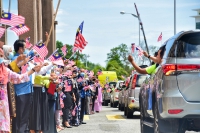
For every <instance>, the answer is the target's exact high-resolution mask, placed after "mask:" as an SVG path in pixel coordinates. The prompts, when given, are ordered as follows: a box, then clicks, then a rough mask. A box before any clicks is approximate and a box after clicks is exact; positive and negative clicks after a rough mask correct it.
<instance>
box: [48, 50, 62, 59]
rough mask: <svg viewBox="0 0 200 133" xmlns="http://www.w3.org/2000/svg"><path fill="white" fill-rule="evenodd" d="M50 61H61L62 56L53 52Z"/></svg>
mask: <svg viewBox="0 0 200 133" xmlns="http://www.w3.org/2000/svg"><path fill="white" fill-rule="evenodd" d="M49 60H50V61H56V60H62V56H61V55H60V54H59V53H58V51H56V52H54V53H53V54H52V55H51V56H50V57H49Z"/></svg>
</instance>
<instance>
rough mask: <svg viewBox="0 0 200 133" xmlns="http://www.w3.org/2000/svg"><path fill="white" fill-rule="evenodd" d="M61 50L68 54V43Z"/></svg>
mask: <svg viewBox="0 0 200 133" xmlns="http://www.w3.org/2000/svg"><path fill="white" fill-rule="evenodd" d="M61 50H62V52H63V54H64V55H66V54H67V46H66V45H64V46H63V47H62V48H61Z"/></svg>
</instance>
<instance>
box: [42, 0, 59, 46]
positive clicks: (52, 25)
mask: <svg viewBox="0 0 200 133" xmlns="http://www.w3.org/2000/svg"><path fill="white" fill-rule="evenodd" d="M60 1H61V0H59V1H58V4H57V8H56V13H55V14H54V18H53V20H52V24H51V28H50V31H49V36H48V38H47V42H46V46H48V43H49V39H50V36H51V32H52V30H53V27H54V21H55V19H56V15H57V13H58V8H59V6H60Z"/></svg>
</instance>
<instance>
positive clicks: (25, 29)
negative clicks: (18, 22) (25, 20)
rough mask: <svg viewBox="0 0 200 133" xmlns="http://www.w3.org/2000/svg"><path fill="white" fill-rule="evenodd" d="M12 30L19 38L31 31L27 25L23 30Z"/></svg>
mask: <svg viewBox="0 0 200 133" xmlns="http://www.w3.org/2000/svg"><path fill="white" fill-rule="evenodd" d="M10 30H12V31H14V32H15V33H16V34H17V35H18V36H19V35H21V34H24V33H26V32H28V31H29V30H30V29H29V28H28V27H27V26H26V25H24V26H23V27H21V28H17V27H11V28H10Z"/></svg>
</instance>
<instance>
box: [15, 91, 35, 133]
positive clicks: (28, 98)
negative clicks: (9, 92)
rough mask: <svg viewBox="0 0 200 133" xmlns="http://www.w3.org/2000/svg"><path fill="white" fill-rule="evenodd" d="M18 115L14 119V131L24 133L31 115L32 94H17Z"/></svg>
mask: <svg viewBox="0 0 200 133" xmlns="http://www.w3.org/2000/svg"><path fill="white" fill-rule="evenodd" d="M15 98H16V117H15V118H13V120H12V133H24V132H25V130H26V128H27V126H28V120H29V116H30V107H31V103H32V94H31V93H30V94H24V95H20V96H16V97H15Z"/></svg>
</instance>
